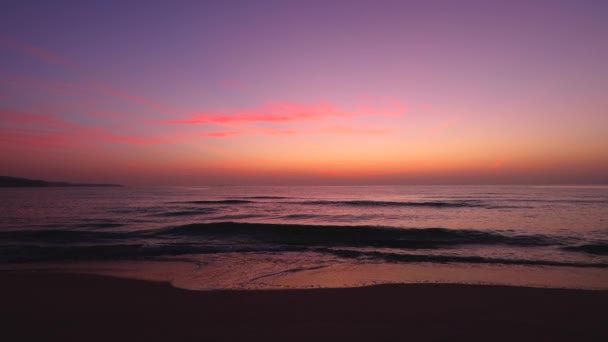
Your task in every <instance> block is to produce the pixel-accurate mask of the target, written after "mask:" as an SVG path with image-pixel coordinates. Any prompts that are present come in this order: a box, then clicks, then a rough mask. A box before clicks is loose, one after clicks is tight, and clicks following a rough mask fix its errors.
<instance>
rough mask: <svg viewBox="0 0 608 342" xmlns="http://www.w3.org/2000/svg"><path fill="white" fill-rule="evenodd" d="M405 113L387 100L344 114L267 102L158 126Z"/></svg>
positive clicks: (312, 106)
mask: <svg viewBox="0 0 608 342" xmlns="http://www.w3.org/2000/svg"><path fill="white" fill-rule="evenodd" d="M405 112H406V108H405V106H404V105H403V104H401V103H400V102H398V101H397V100H395V99H388V102H387V103H385V104H381V105H377V106H371V105H364V106H361V107H360V108H359V109H357V110H355V111H351V112H349V111H345V110H341V109H339V108H338V107H337V106H336V105H333V104H330V103H317V104H310V105H309V104H300V103H289V102H268V103H265V104H263V105H262V106H260V107H259V108H252V109H242V110H232V111H215V112H213V111H209V112H202V113H198V114H195V115H193V116H191V117H190V118H187V119H183V120H170V121H164V122H161V123H162V124H167V125H201V124H230V123H288V122H296V121H311V120H322V119H327V118H332V117H333V118H352V117H360V116H395V115H401V114H404V113H405Z"/></svg>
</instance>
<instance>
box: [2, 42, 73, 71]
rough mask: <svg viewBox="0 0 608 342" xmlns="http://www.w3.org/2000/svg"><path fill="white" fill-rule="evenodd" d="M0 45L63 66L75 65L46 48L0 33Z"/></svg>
mask: <svg viewBox="0 0 608 342" xmlns="http://www.w3.org/2000/svg"><path fill="white" fill-rule="evenodd" d="M0 46H3V47H5V48H8V49H11V50H15V51H19V52H21V53H23V54H26V55H30V56H33V57H36V58H39V59H42V60H44V61H46V62H48V63H52V64H60V65H64V66H69V67H74V66H75V65H74V64H73V63H72V62H70V61H69V60H67V59H65V58H63V57H61V56H59V55H56V54H54V53H52V52H50V51H48V50H46V49H42V48H39V47H36V46H32V45H29V44H25V43H23V42H19V41H16V40H15V39H12V38H10V37H7V36H4V35H0Z"/></svg>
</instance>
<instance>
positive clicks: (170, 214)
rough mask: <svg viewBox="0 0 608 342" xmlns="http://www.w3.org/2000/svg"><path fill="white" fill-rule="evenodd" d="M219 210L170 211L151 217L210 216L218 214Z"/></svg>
mask: <svg viewBox="0 0 608 342" xmlns="http://www.w3.org/2000/svg"><path fill="white" fill-rule="evenodd" d="M216 212H217V210H216V209H213V208H200V209H196V210H179V211H168V212H165V213H158V214H153V215H150V216H155V217H175V216H195V215H209V214H214V213H216Z"/></svg>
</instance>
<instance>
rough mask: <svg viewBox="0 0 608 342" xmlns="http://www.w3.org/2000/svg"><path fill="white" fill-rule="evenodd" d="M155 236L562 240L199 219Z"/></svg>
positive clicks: (364, 242)
mask: <svg viewBox="0 0 608 342" xmlns="http://www.w3.org/2000/svg"><path fill="white" fill-rule="evenodd" d="M154 235H156V236H167V235H169V236H187V237H214V238H224V239H237V240H253V241H258V242H268V243H280V244H289V245H307V246H352V247H385V248H441V247H446V246H454V245H464V244H484V245H488V244H504V245H512V246H549V245H556V244H560V242H559V241H556V240H555V239H554V238H552V237H549V236H546V235H515V234H503V233H499V232H490V231H479V230H466V229H446V228H395V227H379V226H325V225H297V224H267V223H241V222H214V223H196V224H188V225H182V226H176V227H170V228H166V229H163V230H160V231H157V232H155V233H154Z"/></svg>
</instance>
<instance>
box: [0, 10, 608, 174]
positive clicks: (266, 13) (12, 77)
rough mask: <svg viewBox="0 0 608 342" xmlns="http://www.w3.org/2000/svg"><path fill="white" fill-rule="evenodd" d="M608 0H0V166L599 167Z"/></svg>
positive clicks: (407, 170) (573, 170)
mask: <svg viewBox="0 0 608 342" xmlns="http://www.w3.org/2000/svg"><path fill="white" fill-rule="evenodd" d="M606 18H608V2H606V1H205V2H202V1H192V2H187V1H175V2H173V1H156V2H153V1H97V2H92V1H90V2H89V1H34V2H32V1H5V2H4V3H3V6H2V13H0V144H1V145H0V153H1V155H0V163H1V164H2V170H3V171H2V172H1V173H3V174H10V175H16V176H26V177H34V178H47V179H48V178H51V179H76V180H86V181H116V182H122V183H128V184H225V183H231V184H232V183H235V184H237V183H238V184H267V183H281V184H292V183H293V184H296V183H297V184H351V183H354V184H389V183H390V184H393V183H408V184H409V183H476V182H479V183H547V182H549V183H607V182H608V152H607V151H608V139H607V138H606V137H605V135H606V133H607V132H608V112H607V110H606V108H608V106H607V105H608V96H606V93H607V90H608V67H607V65H606V61H607V60H608V43H607V42H608V39H606V37H608V20H606Z"/></svg>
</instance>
